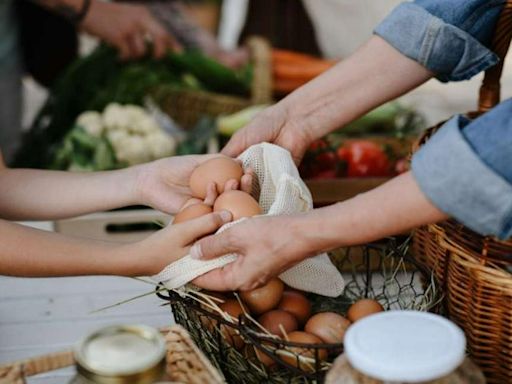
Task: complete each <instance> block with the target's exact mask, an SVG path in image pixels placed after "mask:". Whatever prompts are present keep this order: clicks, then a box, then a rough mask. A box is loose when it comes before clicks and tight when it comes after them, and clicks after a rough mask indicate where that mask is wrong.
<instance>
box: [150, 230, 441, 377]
mask: <svg viewBox="0 0 512 384" xmlns="http://www.w3.org/2000/svg"><path fill="white" fill-rule="evenodd" d="M407 249H408V242H407V241H406V242H396V241H394V240H390V241H388V242H384V243H382V244H378V245H376V244H370V245H365V246H359V247H352V248H344V249H340V250H338V251H337V252H335V253H333V254H331V259H332V261H333V263H334V264H335V265H336V267H337V268H338V270H339V271H340V273H342V274H343V276H344V278H345V283H346V287H345V291H344V293H343V294H342V295H341V296H340V297H337V298H327V297H322V296H317V295H313V294H308V296H309V299H310V300H311V302H312V303H313V313H317V312H325V311H336V312H339V313H341V314H343V315H345V314H346V312H347V309H348V308H349V306H350V305H351V304H352V303H353V302H355V301H357V300H358V299H361V298H373V299H376V300H378V301H379V302H380V303H381V304H382V306H383V307H384V308H385V309H387V310H388V309H391V310H396V309H415V310H423V311H433V312H435V311H436V310H437V309H438V304H439V303H440V300H441V297H440V294H439V291H438V290H437V288H436V287H437V284H436V282H435V279H433V277H432V274H431V272H430V271H428V270H427V269H426V268H424V267H423V266H422V265H421V264H419V263H417V262H416V261H414V260H412V259H410V258H409V257H408V256H407ZM158 295H159V296H160V297H161V298H162V299H164V300H167V301H169V302H170V304H171V307H172V311H173V315H174V318H175V320H176V322H177V323H178V324H181V325H183V326H184V327H185V328H186V329H187V330H188V331H189V332H190V335H191V336H192V338H193V339H194V341H195V342H196V343H197V345H198V346H199V348H201V350H202V351H203V352H204V353H205V355H206V356H208V358H209V359H210V360H211V361H212V362H213V363H214V365H215V366H216V367H217V368H218V369H219V370H220V371H221V372H222V373H223V374H224V376H225V378H226V381H227V382H228V383H240V382H243V383H245V384H257V383H268V384H270V383H275V384H285V383H286V384H295V383H296V384H299V383H300V384H304V383H321V382H322V381H323V378H324V376H325V374H326V372H327V370H328V369H329V367H330V363H329V362H332V360H333V359H334V358H335V357H336V356H338V355H339V354H340V353H341V352H342V351H343V344H316V345H311V344H309V345H307V344H297V343H292V342H289V341H285V340H283V339H276V338H272V337H270V336H268V335H266V334H264V333H262V332H261V330H260V329H258V328H257V327H256V326H255V325H254V323H253V322H252V321H251V319H250V318H249V317H246V316H242V317H241V318H240V319H238V322H232V321H228V320H226V319H225V318H223V317H221V316H220V314H219V313H218V312H215V311H212V310H211V309H209V308H208V307H206V306H205V305H204V304H205V303H206V300H205V299H204V297H201V296H198V297H197V298H196V299H194V298H192V296H193V294H192V293H189V294H188V295H185V296H183V297H182V296H180V295H179V294H178V293H176V292H169V293H168V294H164V293H163V292H158ZM199 300H200V301H199ZM200 302H201V303H202V304H200ZM239 335H240V336H241V337H240V336H239ZM297 349H299V350H300V353H297ZM321 351H327V352H328V355H329V358H328V359H327V360H324V359H320V358H319V355H320V354H321ZM304 355H306V356H308V357H310V358H309V361H304V360H303V358H302V357H301V356H304ZM283 356H285V357H286V356H287V357H288V359H287V361H284V360H283V359H282V357H283ZM269 366H271V368H269Z"/></svg>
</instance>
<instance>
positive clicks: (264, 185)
mask: <svg viewBox="0 0 512 384" xmlns="http://www.w3.org/2000/svg"><path fill="white" fill-rule="evenodd" d="M239 159H240V160H241V161H242V164H243V167H244V169H245V168H248V167H250V168H252V169H253V170H254V172H255V175H256V177H257V178H258V181H259V186H260V196H259V204H260V206H261V209H262V212H264V215H269V216H273V215H283V214H292V213H299V212H306V211H309V210H311V209H313V199H312V197H311V193H310V192H309V190H308V188H307V187H306V185H305V184H304V182H303V181H302V180H301V178H300V176H299V172H298V170H297V167H296V166H295V164H294V162H293V160H292V157H291V155H290V153H289V152H288V151H287V150H285V149H283V148H281V147H278V146H276V145H273V144H269V143H262V144H257V145H253V146H252V147H250V148H248V149H247V150H246V151H245V152H244V153H242V154H241V155H240V156H239ZM242 220H248V219H240V220H238V221H236V222H232V223H228V224H226V225H224V226H223V227H222V228H220V229H219V230H218V232H222V231H223V230H225V229H227V228H229V227H230V226H233V225H236V224H237V223H239V222H240V221H242ZM312 230H314V228H312ZM236 258H237V256H236V255H235V254H229V255H224V256H221V257H219V258H217V259H214V260H206V261H202V260H194V259H192V258H191V257H190V256H189V255H187V256H185V257H183V258H181V259H180V260H178V261H175V262H174V263H172V264H170V265H168V266H167V267H166V268H164V269H163V270H162V271H161V272H160V273H159V274H158V275H155V276H153V279H155V280H156V281H158V282H162V283H163V284H164V285H165V286H166V287H167V288H168V289H178V288H181V287H183V286H185V285H186V284H187V283H188V282H190V281H192V280H194V279H195V278H196V277H199V276H201V275H203V274H205V273H206V272H209V271H211V270H213V269H216V268H220V267H223V266H224V265H226V264H229V263H231V262H233V261H234V260H236ZM279 278H280V279H281V280H282V281H283V282H284V283H285V284H287V285H289V286H290V287H292V288H295V289H299V290H301V291H307V292H312V293H316V294H319V295H324V296H329V297H336V296H339V295H340V294H341V293H342V292H343V288H344V281H343V278H342V276H341V274H340V273H339V271H338V270H337V268H336V267H335V266H334V265H333V264H332V263H331V260H330V259H329V257H328V256H327V254H325V253H322V254H320V255H317V256H315V257H311V258H308V259H306V260H304V261H302V262H301V263H299V264H297V265H295V266H293V267H291V268H290V269H288V270H287V271H285V272H284V273H282V274H281V275H279Z"/></svg>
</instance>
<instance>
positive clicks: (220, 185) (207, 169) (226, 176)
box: [189, 157, 244, 199]
mask: <svg viewBox="0 0 512 384" xmlns="http://www.w3.org/2000/svg"><path fill="white" fill-rule="evenodd" d="M243 174H244V171H243V169H242V167H241V165H240V164H238V163H237V162H236V161H235V160H233V159H231V158H229V157H219V158H215V159H212V160H209V161H206V162H204V163H203V164H201V165H199V166H198V167H197V168H196V169H194V171H193V172H192V174H191V175H190V181H189V185H190V189H191V190H192V195H193V196H194V197H197V198H199V199H204V198H205V197H206V189H207V186H208V184H210V183H211V182H214V183H215V186H216V187H217V192H218V193H222V192H224V185H225V184H226V182H227V181H229V180H232V179H235V180H237V181H238V182H240V180H241V178H242V175H243Z"/></svg>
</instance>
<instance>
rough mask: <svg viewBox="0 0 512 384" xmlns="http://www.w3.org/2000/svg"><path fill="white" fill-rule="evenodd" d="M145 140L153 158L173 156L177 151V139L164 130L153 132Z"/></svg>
mask: <svg viewBox="0 0 512 384" xmlns="http://www.w3.org/2000/svg"><path fill="white" fill-rule="evenodd" d="M144 140H145V142H146V146H147V148H148V150H149V151H150V153H151V156H152V158H153V159H160V158H162V157H168V156H172V155H174V153H175V151H176V141H175V140H174V139H173V138H172V137H170V136H169V135H167V134H166V133H164V132H163V131H160V132H155V133H152V134H150V135H148V136H146V137H145V139H144Z"/></svg>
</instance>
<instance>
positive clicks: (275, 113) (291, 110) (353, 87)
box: [223, 36, 433, 163]
mask: <svg viewBox="0 0 512 384" xmlns="http://www.w3.org/2000/svg"><path fill="white" fill-rule="evenodd" d="M432 76H433V74H432V73H431V72H430V71H428V70H427V69H425V68H424V67H423V66H421V65H420V64H418V63H416V62H415V61H413V60H411V59H409V58H407V57H405V56H403V55H402V54H400V52H398V51H397V50H396V49H394V48H393V47H392V46H391V45H390V44H388V43H387V42H386V41H385V40H383V39H382V38H380V37H378V36H373V37H372V38H371V39H370V40H369V41H368V42H367V43H366V44H365V45H363V46H362V47H361V48H360V49H359V50H358V51H357V52H356V53H354V54H353V55H352V56H350V57H349V58H347V59H346V60H343V61H341V62H340V63H339V64H337V65H336V66H335V67H333V68H331V69H330V70H328V71H327V72H325V73H323V74H322V75H320V76H318V77H317V78H315V79H314V80H312V81H311V82H309V83H308V84H306V85H304V86H303V87H301V88H299V89H298V90H297V91H295V92H293V93H291V94H290V95H288V96H287V97H286V98H284V99H283V100H282V101H280V102H279V103H277V104H276V105H275V106H273V107H270V108H268V109H267V110H265V111H264V112H262V113H261V114H260V115H258V116H257V117H256V118H255V119H254V120H253V121H252V122H251V123H250V124H249V125H247V126H246V127H244V128H243V129H242V130H241V131H239V132H237V133H236V134H235V135H234V136H233V138H232V139H231V140H230V141H229V143H228V144H227V145H226V147H225V148H224V149H223V153H224V154H226V155H228V156H237V155H238V154H240V153H241V152H242V151H243V150H245V148H247V147H249V146H250V145H252V144H255V143H258V142H261V141H269V142H273V143H275V144H277V145H280V146H282V147H284V148H286V149H288V150H290V151H291V152H292V155H293V157H294V160H295V161H296V162H297V163H298V162H300V160H301V159H302V156H303V154H304V152H305V151H306V149H307V147H308V146H309V144H310V143H311V142H312V141H313V140H315V139H317V138H319V137H322V136H324V135H325V134H327V133H329V132H331V131H333V130H335V129H337V128H339V127H340V126H343V125H345V124H347V123H349V122H351V121H353V120H354V119H356V118H357V117H359V116H361V115H363V114H365V113H366V112H368V111H370V110H371V109H373V108H375V107H377V106H378V105H381V104H383V103H384V102H386V101H388V100H391V99H394V98H396V97H398V96H400V95H402V94H404V93H406V92H408V91H410V90H411V89H413V88H415V87H417V86H418V85H420V84H422V83H424V82H425V81H427V80H428V79H430V78H431V77H432Z"/></svg>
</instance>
